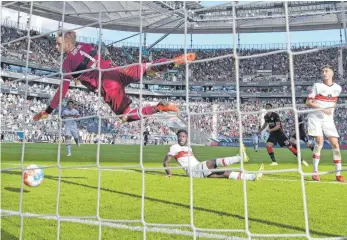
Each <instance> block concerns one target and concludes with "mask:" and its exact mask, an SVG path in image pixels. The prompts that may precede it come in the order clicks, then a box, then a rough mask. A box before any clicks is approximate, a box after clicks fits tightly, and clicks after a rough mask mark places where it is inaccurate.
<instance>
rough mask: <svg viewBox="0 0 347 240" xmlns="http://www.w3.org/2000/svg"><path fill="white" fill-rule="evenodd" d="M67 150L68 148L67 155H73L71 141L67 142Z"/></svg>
mask: <svg viewBox="0 0 347 240" xmlns="http://www.w3.org/2000/svg"><path fill="white" fill-rule="evenodd" d="M66 148H67V154H71V141H70V139H67V140H66Z"/></svg>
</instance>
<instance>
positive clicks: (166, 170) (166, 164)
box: [163, 154, 172, 177]
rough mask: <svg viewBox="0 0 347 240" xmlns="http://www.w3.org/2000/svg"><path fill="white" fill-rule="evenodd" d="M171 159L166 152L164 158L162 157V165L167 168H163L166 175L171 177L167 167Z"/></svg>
mask: <svg viewBox="0 0 347 240" xmlns="http://www.w3.org/2000/svg"><path fill="white" fill-rule="evenodd" d="M171 159H172V156H170V155H169V154H167V155H166V157H165V159H164V162H163V165H164V167H165V168H167V169H165V172H166V175H167V176H168V177H171V169H170V168H168V167H169V162H170V161H171Z"/></svg>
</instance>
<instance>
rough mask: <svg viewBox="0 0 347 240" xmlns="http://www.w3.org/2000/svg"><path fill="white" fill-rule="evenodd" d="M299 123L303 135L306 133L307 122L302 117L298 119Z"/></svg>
mask: <svg viewBox="0 0 347 240" xmlns="http://www.w3.org/2000/svg"><path fill="white" fill-rule="evenodd" d="M298 123H299V132H300V135H301V134H302V133H305V122H304V119H303V117H302V116H299V117H298Z"/></svg>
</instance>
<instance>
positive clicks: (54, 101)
mask: <svg viewBox="0 0 347 240" xmlns="http://www.w3.org/2000/svg"><path fill="white" fill-rule="evenodd" d="M69 86H70V80H68V79H64V80H63V86H62V87H63V88H62V98H61V99H64V97H65V96H66V93H67V91H68V90H69ZM59 104H60V86H59V88H58V90H57V92H56V93H55V95H54V97H53V99H52V101H51V103H50V104H49V106H48V107H47V108H46V110H45V111H41V112H39V113H38V114H36V115H35V116H34V121H39V120H40V119H44V118H47V117H48V114H51V113H52V112H53V110H54V109H55V108H57V107H58V106H59Z"/></svg>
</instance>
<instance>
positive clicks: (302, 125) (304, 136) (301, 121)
mask: <svg viewBox="0 0 347 240" xmlns="http://www.w3.org/2000/svg"><path fill="white" fill-rule="evenodd" d="M298 123H299V139H300V140H301V141H303V142H304V143H306V146H307V147H308V148H310V149H311V150H312V151H313V148H314V147H313V144H312V142H311V141H310V140H309V138H308V136H307V134H306V130H305V122H304V118H303V117H302V116H301V115H300V116H299V117H298ZM289 141H290V143H291V144H292V145H293V147H295V148H296V133H295V131H294V134H293V135H292V136H291V137H290V139H289Z"/></svg>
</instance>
